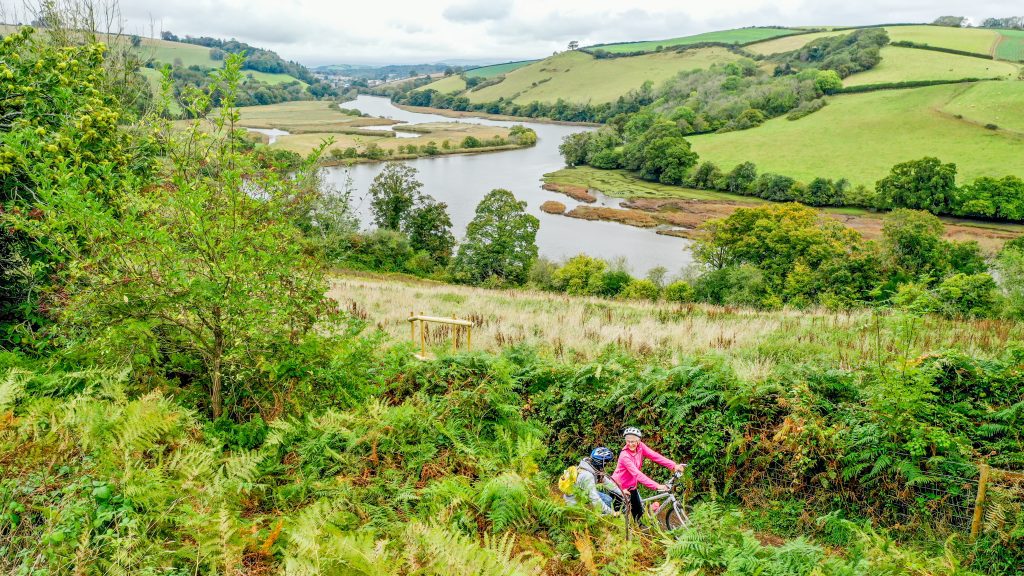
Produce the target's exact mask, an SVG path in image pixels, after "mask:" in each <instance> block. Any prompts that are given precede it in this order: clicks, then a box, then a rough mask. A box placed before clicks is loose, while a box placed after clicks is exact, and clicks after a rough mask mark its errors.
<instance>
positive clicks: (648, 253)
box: [325, 95, 692, 276]
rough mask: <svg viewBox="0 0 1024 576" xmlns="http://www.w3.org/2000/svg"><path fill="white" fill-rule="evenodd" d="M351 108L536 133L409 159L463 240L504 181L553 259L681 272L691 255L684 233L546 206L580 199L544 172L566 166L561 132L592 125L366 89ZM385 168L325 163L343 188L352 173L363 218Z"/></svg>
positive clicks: (614, 202)
mask: <svg viewBox="0 0 1024 576" xmlns="http://www.w3.org/2000/svg"><path fill="white" fill-rule="evenodd" d="M345 107H346V108H355V109H357V110H360V111H362V112H365V113H367V114H370V115H372V116H383V117H386V118H392V119H394V120H398V121H400V122H407V123H417V124H419V123H423V122H454V121H457V120H458V121H462V122H473V123H477V124H486V125H492V126H512V125H513V124H523V125H525V126H528V127H529V128H532V129H533V130H535V131H536V132H537V145H536V146H533V147H531V148H523V149H519V150H510V151H506V152H490V153H481V154H454V155H449V156H440V157H436V158H421V159H417V160H411V161H407V162H408V164H409V165H411V166H413V167H414V168H416V170H417V171H418V174H417V178H418V179H419V181H420V182H422V183H423V188H422V191H423V192H425V193H427V194H430V195H431V196H433V197H434V198H436V199H437V200H439V201H441V202H446V203H447V204H448V208H449V213H450V214H451V217H452V224H453V225H454V227H455V230H454V232H455V236H456V238H460V239H461V237H462V236H463V235H464V234H465V230H466V225H467V224H468V223H469V221H470V220H471V219H472V218H473V214H474V211H475V209H476V205H477V203H479V202H480V200H481V199H482V198H483V197H484V195H485V194H486V193H487V192H489V191H491V190H492V189H494V188H505V189H507V190H511V191H512V193H513V194H515V196H516V198H518V199H520V200H525V201H526V204H527V210H528V211H529V212H530V213H531V214H533V215H535V216H536V217H537V218H539V219H540V230H539V231H538V232H537V247H538V249H539V252H540V254H541V255H542V256H546V257H548V258H550V259H552V260H556V261H558V260H564V259H566V258H568V257H571V256H575V255H576V254H588V255H590V256H595V257H598V258H603V259H605V260H609V261H610V260H615V259H619V258H622V259H625V262H626V263H627V267H628V269H629V270H630V271H631V272H632V273H633V274H634V275H640V276H642V275H644V274H646V273H647V271H648V270H650V269H651V268H654V267H656V266H664V267H665V268H667V269H668V270H669V273H670V274H675V273H678V272H679V271H680V270H681V269H682V268H684V267H686V266H687V265H688V264H689V263H690V262H691V260H692V259H691V257H690V251H689V250H688V249H687V247H688V245H689V241H688V240H685V239H682V238H675V237H672V236H664V235H659V234H656V233H655V232H654V230H651V229H642V228H635V227H632V226H626V225H624V224H617V223H613V222H593V221H588V220H580V219H577V218H568V217H566V216H561V215H558V214H547V213H545V212H542V211H541V210H540V205H541V204H542V203H543V202H545V201H546V200H557V201H559V202H562V203H563V204H565V205H566V206H567V207H568V209H572V208H573V207H574V206H576V205H577V204H578V203H577V202H576V201H575V200H573V199H571V198H569V197H568V196H565V195H563V194H558V193H555V192H549V191H547V190H544V189H542V188H541V185H542V184H543V182H542V177H543V176H544V174H545V173H547V172H553V171H555V170H558V169H560V168H562V167H563V166H564V163H563V162H562V157H561V156H560V155H559V154H558V145H559V144H560V143H561V142H562V138H563V137H564V136H566V135H567V134H572V133H574V132H579V131H581V130H587V129H588V128H583V127H580V126H563V125H559V124H539V123H534V122H505V121H498V120H487V119H483V118H461V119H454V118H448V117H445V116H440V115H437V114H422V113H417V112H408V111H405V110H402V109H400V108H397V107H395V106H394V105H393V104H392V103H391V102H390V101H389V100H388V99H387V98H380V97H376V96H366V95H360V96H359V97H358V98H356V99H355V100H354V101H350V102H347V103H346V104H345ZM399 129H401V128H400V127H399ZM382 168H383V164H382V163H373V164H356V165H354V166H352V167H330V168H326V169H325V170H326V175H327V180H328V181H329V182H331V183H333V184H334V185H335V186H336V187H337V188H338V189H342V188H343V187H344V185H345V181H346V178H347V177H349V176H350V177H351V178H352V184H353V196H354V197H353V204H354V207H355V208H356V211H357V212H358V214H359V217H360V219H361V220H362V222H363V224H364V225H366V224H367V223H368V222H369V220H370V218H369V212H370V211H369V204H370V202H369V200H368V198H367V190H369V188H370V183H371V182H372V181H373V178H374V177H375V176H376V175H377V174H378V173H379V172H380V171H381V169H382ZM597 196H598V201H597V203H596V205H605V206H618V203H619V202H620V201H621V200H620V199H618V198H609V197H605V196H603V195H599V194H598V195H597Z"/></svg>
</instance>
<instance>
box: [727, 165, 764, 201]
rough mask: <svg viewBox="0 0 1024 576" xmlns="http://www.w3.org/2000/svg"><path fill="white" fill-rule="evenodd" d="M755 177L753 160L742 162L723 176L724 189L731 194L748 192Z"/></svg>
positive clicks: (755, 167)
mask: <svg viewBox="0 0 1024 576" xmlns="http://www.w3.org/2000/svg"><path fill="white" fill-rule="evenodd" d="M756 179H757V166H755V165H754V163H753V162H743V163H742V164H737V165H736V167H735V168H733V169H732V170H731V171H730V172H729V173H728V174H727V175H726V176H725V189H726V190H728V191H729V192H732V193H733V194H750V191H751V189H752V188H753V186H754V181H755V180H756Z"/></svg>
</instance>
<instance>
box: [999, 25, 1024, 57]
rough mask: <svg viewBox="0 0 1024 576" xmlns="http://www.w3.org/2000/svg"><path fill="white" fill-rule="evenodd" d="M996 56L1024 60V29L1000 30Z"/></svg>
mask: <svg viewBox="0 0 1024 576" xmlns="http://www.w3.org/2000/svg"><path fill="white" fill-rule="evenodd" d="M999 36H1000V38H999V40H998V44H996V47H995V55H996V58H1002V59H1003V60H1013V61H1014V62H1024V30H1000V31H999Z"/></svg>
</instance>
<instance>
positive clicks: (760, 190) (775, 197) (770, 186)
mask: <svg viewBox="0 0 1024 576" xmlns="http://www.w3.org/2000/svg"><path fill="white" fill-rule="evenodd" d="M795 184H796V181H795V180H793V179H792V178H790V177H789V176H781V175H779V174H770V173H767V172H766V173H764V174H761V175H760V176H758V177H757V180H755V181H754V195H755V196H757V197H758V198H764V199H765V200H772V201H774V202H788V201H790V200H793V199H794V194H793V186H794V185H795Z"/></svg>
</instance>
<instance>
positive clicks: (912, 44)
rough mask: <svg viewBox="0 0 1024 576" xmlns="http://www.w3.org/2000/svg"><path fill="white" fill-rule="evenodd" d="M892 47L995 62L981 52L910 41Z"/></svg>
mask: <svg viewBox="0 0 1024 576" xmlns="http://www.w3.org/2000/svg"><path fill="white" fill-rule="evenodd" d="M889 45H890V46H899V47H900V48H917V49H918V50H933V51H935V52H946V53H948V54H956V55H958V56H970V57H972V58H984V59H985V60H995V59H996V58H995V56H993V55H991V54H982V53H980V52H968V51H967V50H956V49H954V48H944V47H942V46H932V45H931V44H919V43H917V42H911V41H909V40H900V41H899V42H890V43H889Z"/></svg>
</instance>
